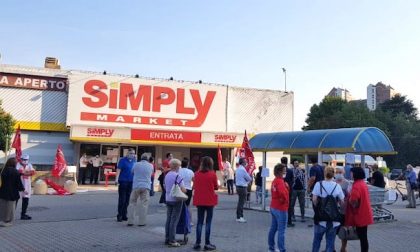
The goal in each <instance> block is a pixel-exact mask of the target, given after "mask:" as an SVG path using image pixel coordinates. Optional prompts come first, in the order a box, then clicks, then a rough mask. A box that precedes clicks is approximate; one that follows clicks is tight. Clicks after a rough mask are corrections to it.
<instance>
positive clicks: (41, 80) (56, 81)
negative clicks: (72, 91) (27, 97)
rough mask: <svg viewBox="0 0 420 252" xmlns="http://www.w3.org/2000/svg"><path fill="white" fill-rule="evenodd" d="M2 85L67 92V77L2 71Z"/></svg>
mask: <svg viewBox="0 0 420 252" xmlns="http://www.w3.org/2000/svg"><path fill="white" fill-rule="evenodd" d="M0 86H2V87H13V88H26V89H37V90H50V91H62V92H66V91H67V79H66V78H57V77H48V76H36V75H25V74H14V73H2V72H0Z"/></svg>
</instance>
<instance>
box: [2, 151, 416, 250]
mask: <svg viewBox="0 0 420 252" xmlns="http://www.w3.org/2000/svg"><path fill="white" fill-rule="evenodd" d="M136 157H137V154H136V152H135V150H134V149H129V150H128V152H127V155H126V156H125V157H123V158H121V159H120V160H119V162H118V164H117V172H116V184H117V185H118V214H117V221H118V222H123V221H127V225H128V226H134V225H137V226H145V225H147V212H148V207H149V202H150V197H151V196H153V195H154V189H153V187H154V184H153V181H154V179H155V172H156V169H157V167H156V164H155V163H154V158H153V157H152V156H150V154H149V153H143V154H142V155H141V156H140V160H139V161H137V158H136ZM88 163H91V164H93V165H92V166H93V167H95V165H96V166H98V165H100V161H99V159H98V157H94V158H93V159H90V160H88V159H87V158H86V154H84V155H83V156H82V157H81V159H80V167H81V168H80V173H81V179H82V183H83V182H84V180H85V172H86V171H85V170H84V169H85V168H86V166H87V164H88ZM311 163H312V166H311V167H310V169H309V170H308V171H309V174H306V170H305V169H304V168H303V167H301V165H300V163H299V161H298V160H292V162H291V163H290V164H289V163H288V159H287V158H286V157H283V158H282V159H281V162H280V163H279V164H277V165H275V167H274V176H275V179H274V180H273V181H272V183H271V203H270V214H271V226H270V228H269V231H268V248H269V251H286V244H285V234H286V232H287V231H286V230H287V228H293V227H294V226H295V222H296V221H297V218H296V216H295V213H294V212H295V211H294V209H295V205H296V201H298V204H299V208H300V222H306V221H307V220H306V217H305V198H306V196H307V195H309V198H310V200H311V201H312V207H313V210H314V217H313V223H314V224H313V225H310V226H313V229H314V231H313V234H314V235H313V241H312V251H314V252H315V251H320V249H321V248H320V246H321V241H322V239H323V237H324V236H325V240H326V247H325V251H326V252H332V251H336V250H335V240H336V236H337V234H339V238H340V240H341V248H340V251H341V252H344V251H347V241H348V240H352V239H358V240H360V248H361V251H368V250H369V242H368V235H367V233H368V232H367V230H368V226H369V225H371V224H373V213H372V209H371V206H370V199H369V192H368V187H367V183H366V179H365V176H366V172H365V170H364V169H362V168H360V167H359V168H357V167H349V166H348V165H346V166H345V167H331V166H325V165H324V166H323V165H320V164H318V163H317V159H316V158H313V159H311ZM247 165H248V163H247V159H246V158H239V160H238V162H237V164H236V169H234V168H233V167H232V166H231V164H230V163H229V162H228V160H227V159H225V160H224V162H223V167H224V169H223V174H222V175H223V178H224V183H225V187H226V188H227V191H228V195H233V194H234V193H235V191H236V194H237V195H238V201H237V207H236V221H237V222H238V223H246V222H247V220H246V219H245V218H244V211H243V210H244V205H245V202H247V201H249V198H248V197H249V195H250V193H249V191H250V190H249V188H250V185H251V184H252V182H253V181H255V185H256V202H257V203H261V201H262V198H263V197H267V196H268V193H267V194H266V192H265V191H263V184H262V178H263V176H262V167H261V166H260V167H259V168H258V172H257V173H256V175H255V177H253V176H251V175H250V174H249V173H248V171H247ZM371 168H372V176H371V177H370V178H369V180H368V181H369V183H370V184H371V185H373V186H377V187H382V188H384V187H385V179H384V176H383V174H382V173H381V172H380V171H379V169H378V167H377V166H376V165H373V166H372V167H371ZM159 169H160V171H161V173H160V176H159V177H158V181H159V184H160V187H161V191H162V194H161V198H160V200H159V202H160V203H164V204H165V205H166V209H167V217H166V222H165V241H164V243H165V245H167V246H170V247H180V246H182V245H184V244H186V243H187V241H188V239H186V237H187V235H188V233H189V232H190V231H191V226H192V225H193V221H192V220H193V216H192V212H191V202H192V205H193V206H195V207H196V209H197V216H196V229H195V232H196V240H195V243H194V245H193V249H194V250H201V249H202V248H203V249H204V250H206V251H213V250H216V246H215V245H214V244H212V242H211V239H210V237H211V227H212V225H211V224H212V220H213V215H214V208H215V206H217V204H218V194H217V193H216V191H217V190H218V189H219V183H218V178H217V175H216V172H215V169H214V161H213V159H212V158H211V157H208V156H205V157H203V158H201V161H200V165H199V168H198V169H197V170H196V171H195V172H194V171H193V170H192V168H191V167H190V163H189V159H188V158H183V159H182V160H179V159H176V158H173V156H172V154H171V153H168V154H167V155H166V159H165V160H164V161H163V163H162V166H161V167H159ZM34 173H35V170H34V168H33V167H32V165H31V164H30V163H29V156H28V155H26V154H24V155H22V157H21V159H20V161H19V162H18V161H17V160H16V159H15V158H9V159H8V160H7V162H6V164H5V167H4V169H2V171H1V182H2V184H1V186H0V210H1V216H0V221H1V223H0V225H1V226H10V225H11V224H12V221H13V220H14V214H15V209H16V205H17V201H18V200H19V199H20V198H22V212H21V219H22V220H29V219H31V217H30V216H29V215H27V213H26V212H27V208H28V204H29V198H30V195H31V176H33V175H34ZM93 174H95V171H93ZM404 175H405V177H406V181H407V189H408V199H409V202H410V203H409V206H407V207H415V206H416V203H415V197H414V191H415V190H416V189H417V181H416V180H417V178H416V174H415V172H414V170H413V167H412V166H411V165H408V166H407V171H406V173H405V174H404ZM419 177H420V176H419ZM91 180H92V178H91ZM91 182H95V177H93V180H92V181H91ZM234 185H235V186H234ZM193 191H194V193H193ZM204 225H205V239H204V245H203V246H202V229H203V226H204ZM180 226H182V227H181V228H180ZM180 230H181V231H180ZM179 233H183V234H184V240H183V241H181V240H176V234H179ZM276 235H277V239H276Z"/></svg>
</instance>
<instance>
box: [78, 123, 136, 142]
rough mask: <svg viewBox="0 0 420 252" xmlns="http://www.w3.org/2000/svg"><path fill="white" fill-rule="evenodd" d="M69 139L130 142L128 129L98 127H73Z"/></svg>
mask: <svg viewBox="0 0 420 252" xmlns="http://www.w3.org/2000/svg"><path fill="white" fill-rule="evenodd" d="M70 138H97V139H125V140H130V129H128V128H113V127H100V126H79V125H77V126H73V127H71V130H70Z"/></svg>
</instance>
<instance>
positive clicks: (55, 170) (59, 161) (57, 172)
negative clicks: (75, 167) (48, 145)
mask: <svg viewBox="0 0 420 252" xmlns="http://www.w3.org/2000/svg"><path fill="white" fill-rule="evenodd" d="M66 168H67V162H66V159H65V158H64V153H63V147H62V146H61V144H59V145H58V147H57V152H56V154H55V160H54V165H53V167H52V170H51V174H52V175H53V176H54V177H60V176H61V174H63V172H64V171H65V170H66Z"/></svg>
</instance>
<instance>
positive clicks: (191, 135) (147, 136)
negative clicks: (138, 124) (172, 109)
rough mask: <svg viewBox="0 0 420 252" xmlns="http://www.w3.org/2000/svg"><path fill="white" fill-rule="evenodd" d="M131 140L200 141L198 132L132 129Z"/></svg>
mask: <svg viewBox="0 0 420 252" xmlns="http://www.w3.org/2000/svg"><path fill="white" fill-rule="evenodd" d="M131 139H132V140H144V141H154V142H178V143H185V142H188V143H201V133H200V132H184V131H165V130H144V129H132V130H131Z"/></svg>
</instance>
